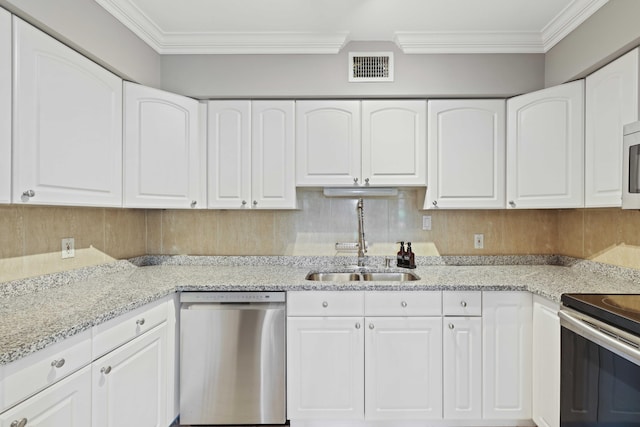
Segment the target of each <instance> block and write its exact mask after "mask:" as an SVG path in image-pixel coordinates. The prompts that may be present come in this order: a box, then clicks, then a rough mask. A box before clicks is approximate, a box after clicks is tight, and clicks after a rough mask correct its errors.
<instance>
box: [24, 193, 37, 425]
mask: <svg viewBox="0 0 640 427" xmlns="http://www.w3.org/2000/svg"><path fill="white" fill-rule="evenodd" d="M22 195H23V196H24V197H33V196H35V195H36V192H35V191H33V190H27V191H25V192H23V193H22ZM23 419H24V418H23Z"/></svg>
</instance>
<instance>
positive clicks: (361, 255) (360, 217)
mask: <svg viewBox="0 0 640 427" xmlns="http://www.w3.org/2000/svg"><path fill="white" fill-rule="evenodd" d="M363 205H364V203H363V201H362V199H359V200H358V204H357V206H356V211H357V212H358V267H364V265H365V255H364V254H365V253H366V252H367V248H366V247H365V240H364V209H363Z"/></svg>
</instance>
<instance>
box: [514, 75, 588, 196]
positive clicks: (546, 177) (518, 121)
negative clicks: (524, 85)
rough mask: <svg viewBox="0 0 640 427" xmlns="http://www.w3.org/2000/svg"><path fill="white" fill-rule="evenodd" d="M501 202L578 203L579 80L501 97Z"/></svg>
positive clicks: (581, 125)
mask: <svg viewBox="0 0 640 427" xmlns="http://www.w3.org/2000/svg"><path fill="white" fill-rule="evenodd" d="M507 110H508V115H507V120H508V124H507V201H508V203H507V205H508V206H507V207H509V208H524V209H526V208H577V207H582V206H583V205H584V185H583V181H584V176H583V171H584V82H583V81H582V80H580V81H575V82H572V83H567V84H564V85H560V86H555V87H551V88H548V89H544V90H540V91H537V92H532V93H529V94H526V95H521V96H517V97H515V98H511V99H510V100H509V101H507Z"/></svg>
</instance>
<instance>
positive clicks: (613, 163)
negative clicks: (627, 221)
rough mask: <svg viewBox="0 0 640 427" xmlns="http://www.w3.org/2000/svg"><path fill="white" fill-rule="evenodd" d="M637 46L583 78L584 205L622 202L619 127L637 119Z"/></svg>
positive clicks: (620, 128)
mask: <svg viewBox="0 0 640 427" xmlns="http://www.w3.org/2000/svg"><path fill="white" fill-rule="evenodd" d="M638 60H639V58H638V49H634V50H632V51H631V52H629V53H627V54H626V55H624V56H623V57H621V58H619V59H617V60H615V61H613V62H612V63H610V64H609V65H607V66H605V67H603V68H601V69H600V70H598V71H596V72H595V73H593V74H591V75H590V76H588V77H587V78H586V95H585V117H586V120H585V174H584V176H585V200H584V204H585V207H601V206H616V207H619V206H621V205H622V127H623V126H624V125H625V124H627V123H631V122H634V121H636V120H638V102H639V99H638V78H639V77H640V76H639V75H638Z"/></svg>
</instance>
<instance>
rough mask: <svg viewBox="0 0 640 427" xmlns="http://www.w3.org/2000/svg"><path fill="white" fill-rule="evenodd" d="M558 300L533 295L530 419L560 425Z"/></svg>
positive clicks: (542, 426)
mask: <svg viewBox="0 0 640 427" xmlns="http://www.w3.org/2000/svg"><path fill="white" fill-rule="evenodd" d="M558 309H559V306H558V304H555V303H552V302H551V301H548V300H545V299H544V298H541V297H539V296H534V297H533V369H532V372H533V375H532V378H533V421H534V422H535V423H536V424H537V425H538V426H540V427H559V426H560V319H559V318H558Z"/></svg>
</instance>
